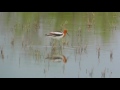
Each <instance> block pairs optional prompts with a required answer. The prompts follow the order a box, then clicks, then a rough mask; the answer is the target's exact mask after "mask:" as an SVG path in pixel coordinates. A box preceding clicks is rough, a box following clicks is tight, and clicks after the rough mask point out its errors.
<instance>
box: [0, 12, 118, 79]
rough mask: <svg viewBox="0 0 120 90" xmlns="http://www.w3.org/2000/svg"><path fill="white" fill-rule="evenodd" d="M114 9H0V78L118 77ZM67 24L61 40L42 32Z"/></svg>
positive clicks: (116, 25) (116, 23) (61, 29)
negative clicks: (35, 10) (106, 10)
mask: <svg viewBox="0 0 120 90" xmlns="http://www.w3.org/2000/svg"><path fill="white" fill-rule="evenodd" d="M119 15H120V14H119V13H118V12H117V13H116V12H114V13H112V12H106V13H105V12H103V13H102V12H99V13H95V12H89V13H87V12H86V13H85V12H84V13H83V12H82V13H79V12H76V13H75V12H74V13H72V12H66V13H65V12H64V13H62V12H53V13H52V12H51V13H48V12H40V13H32V12H31V13H25V12H24V13H21V12H19V13H18V12H0V52H1V54H0V77H1V78H117V77H120V71H119V70H118V69H119V67H120V65H119V64H120V55H119V53H120V48H119V46H120V39H119V38H120V36H119V35H120V31H119V29H120V26H119V24H120V18H119ZM63 29H67V30H68V33H69V36H68V35H66V37H64V38H63V39H62V40H60V41H57V42H56V44H55V45H54V46H53V44H54V43H55V41H53V40H52V39H50V38H48V37H46V36H45V34H47V33H49V32H51V31H63Z"/></svg>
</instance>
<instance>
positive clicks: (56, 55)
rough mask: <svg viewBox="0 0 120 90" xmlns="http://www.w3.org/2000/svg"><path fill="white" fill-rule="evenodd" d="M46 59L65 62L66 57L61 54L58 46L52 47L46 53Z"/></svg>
mask: <svg viewBox="0 0 120 90" xmlns="http://www.w3.org/2000/svg"><path fill="white" fill-rule="evenodd" d="M46 59H49V60H52V61H53V62H61V61H63V63H66V62H67V58H66V57H65V55H63V54H62V49H61V48H58V47H52V49H51V52H50V53H49V54H48V55H47V57H46Z"/></svg>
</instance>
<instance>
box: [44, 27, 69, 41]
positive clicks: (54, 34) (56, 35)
mask: <svg viewBox="0 0 120 90" xmlns="http://www.w3.org/2000/svg"><path fill="white" fill-rule="evenodd" d="M66 34H68V33H67V30H66V29H65V30H64V31H63V32H58V31H57V32H50V33H49V34H46V36H48V37H50V38H52V39H57V40H60V39H61V38H63V37H65V36H66Z"/></svg>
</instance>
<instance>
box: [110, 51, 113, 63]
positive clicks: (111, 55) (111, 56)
mask: <svg viewBox="0 0 120 90" xmlns="http://www.w3.org/2000/svg"><path fill="white" fill-rule="evenodd" d="M112 59H113V53H112V50H111V51H110V61H112Z"/></svg>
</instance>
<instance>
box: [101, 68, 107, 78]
mask: <svg viewBox="0 0 120 90" xmlns="http://www.w3.org/2000/svg"><path fill="white" fill-rule="evenodd" d="M105 73H106V68H105V70H104V71H103V72H101V78H105Z"/></svg>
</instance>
